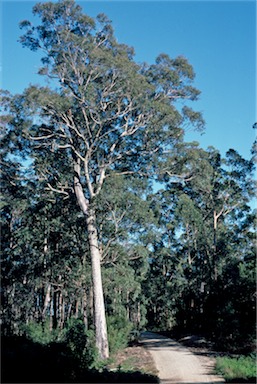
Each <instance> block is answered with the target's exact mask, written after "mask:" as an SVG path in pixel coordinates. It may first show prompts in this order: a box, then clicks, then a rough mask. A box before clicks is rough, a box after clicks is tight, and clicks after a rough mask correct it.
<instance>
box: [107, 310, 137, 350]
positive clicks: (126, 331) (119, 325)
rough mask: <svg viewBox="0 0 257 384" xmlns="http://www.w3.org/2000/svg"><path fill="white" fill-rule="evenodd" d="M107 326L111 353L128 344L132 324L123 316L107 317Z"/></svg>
mask: <svg viewBox="0 0 257 384" xmlns="http://www.w3.org/2000/svg"><path fill="white" fill-rule="evenodd" d="M107 328H108V335H109V347H110V351H111V353H115V352H117V351H118V350H119V349H122V348H125V347H126V346H127V345H128V343H129V341H130V333H131V331H132V329H133V324H131V323H130V322H129V321H128V320H126V318H125V316H124V317H118V316H109V317H107Z"/></svg>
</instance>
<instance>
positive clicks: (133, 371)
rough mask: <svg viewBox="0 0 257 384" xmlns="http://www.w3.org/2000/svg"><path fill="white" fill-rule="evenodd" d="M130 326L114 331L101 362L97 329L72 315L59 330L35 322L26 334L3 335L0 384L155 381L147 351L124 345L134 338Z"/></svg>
mask: <svg viewBox="0 0 257 384" xmlns="http://www.w3.org/2000/svg"><path fill="white" fill-rule="evenodd" d="M124 329H126V330H128V324H127V328H124ZM126 330H125V332H123V333H122V332H120V333H119V332H117V333H116V334H114V333H113V334H112V339H110V341H111V343H110V345H111V346H112V349H110V352H111V354H110V358H109V359H107V360H105V361H104V362H103V361H102V360H101V359H99V355H98V353H97V350H96V347H95V344H94V332H93V331H85V330H84V324H83V321H80V320H77V319H74V320H73V321H72V322H70V323H69V324H68V326H67V327H66V328H65V329H64V330H63V331H62V332H61V333H59V334H58V333H57V332H56V333H55V334H54V333H51V334H49V332H48V331H46V332H44V330H43V329H42V327H40V326H38V325H37V324H31V325H29V326H28V327H27V328H26V329H24V334H23V336H3V337H2V351H3V354H2V372H1V373H2V377H1V379H2V380H1V382H3V383H5V382H6V383H10V382H20V383H24V382H28V383H37V382H46V383H48V382H49V383H50V382H51V383H53V382H69V383H75V382H92V383H93V382H105V383H121V382H122V383H134V382H138V383H140V382H144V383H146V382H147V383H157V382H158V378H157V376H156V371H155V368H154V364H153V363H152V361H151V357H150V355H149V354H148V352H147V351H144V350H143V349H142V348H141V347H138V346H134V347H130V348H126V347H127V344H128V343H129V341H130V340H131V338H130V334H129V332H127V331H126ZM14 367H15V369H14Z"/></svg>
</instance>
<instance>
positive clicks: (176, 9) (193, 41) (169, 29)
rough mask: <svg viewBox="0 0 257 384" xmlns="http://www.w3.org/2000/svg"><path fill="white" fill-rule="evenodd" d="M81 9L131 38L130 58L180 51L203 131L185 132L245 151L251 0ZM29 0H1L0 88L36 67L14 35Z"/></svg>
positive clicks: (252, 78) (251, 77) (95, 4)
mask: <svg viewBox="0 0 257 384" xmlns="http://www.w3.org/2000/svg"><path fill="white" fill-rule="evenodd" d="M78 3H79V4H80V5H81V6H82V7H83V9H84V11H85V13H87V14H88V15H90V16H96V15H97V14H98V13H105V14H106V15H107V16H108V17H109V19H111V20H112V23H113V27H114V30H115V35H116V37H117V39H118V41H119V42H120V43H125V44H127V45H130V46H133V47H134V48H135V51H136V57H135V60H136V61H138V62H148V63H153V62H154V60H155V58H156V56H157V55H158V54H159V53H167V54H169V55H170V56H171V57H173V58H174V57H176V56H178V55H183V56H185V57H186V58H187V59H188V60H189V62H190V63H191V64H192V65H193V67H194V70H195V73H196V79H195V83H194V85H195V86H196V87H197V88H198V89H200V90H201V92H202V93H201V96H200V100H199V101H197V102H195V103H194V104H193V105H192V106H193V107H194V109H195V110H200V111H202V112H203V116H204V119H205V121H206V131H205V134H204V135H200V134H198V133H195V132H193V133H190V135H188V136H187V137H186V139H187V140H196V141H199V142H200V144H201V146H202V147H203V148H207V146H209V145H213V146H214V147H216V148H217V149H219V150H220V151H221V153H222V155H224V154H225V152H226V151H227V150H228V149H229V148H234V149H235V150H237V151H238V152H239V153H240V154H241V155H242V156H244V157H246V158H249V156H250V149H251V146H252V143H253V141H254V138H255V134H256V133H255V132H254V130H253V129H252V125H253V124H254V122H255V121H256V120H257V118H256V2H255V0H243V1H238V0H237V1H232V0H230V1H218V0H216V1H208V0H201V1H194V0H191V1H183V0H180V1H172V0H166V1H152V0H148V1H139V0H134V1H133V0H132V1H111V0H105V1H96V0H94V1H79V2H78ZM34 4H35V2H34V1H26V2H24V1H22V0H20V1H10V0H2V3H1V25H2V30H1V45H2V48H1V53H2V55H1V56H2V59H1V61H2V76H1V83H2V84H1V88H3V89H8V90H9V91H10V92H12V93H20V92H22V91H23V89H24V88H26V87H27V86H28V85H29V84H30V83H39V82H40V81H41V78H40V77H39V76H38V75H36V72H37V68H38V67H39V66H40V56H39V54H37V53H34V52H30V51H29V50H28V49H25V48H22V47H21V46H20V44H19V43H18V42H17V40H18V38H19V36H20V35H21V31H20V30H19V27H18V23H19V22H20V21H21V20H24V19H30V20H32V19H33V17H32V13H31V9H32V6H33V5H34Z"/></svg>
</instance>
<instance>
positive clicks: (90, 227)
mask: <svg viewBox="0 0 257 384" xmlns="http://www.w3.org/2000/svg"><path fill="white" fill-rule="evenodd" d="M79 176H80V164H79V163H76V164H75V177H74V189H75V193H76V197H77V201H78V204H79V206H80V208H81V210H82V212H83V213H84V215H85V216H86V224H87V232H88V241H89V249H90V256H91V264H92V281H93V300H94V323H95V333H96V347H97V350H98V352H99V355H100V357H101V358H102V359H107V358H108V357H109V346H108V336H107V324H106V317H105V307H104V297H103V285H102V275H101V252H100V249H99V244H98V234H97V228H96V217H95V212H94V209H93V207H91V206H90V204H89V201H88V200H87V199H86V198H85V195H84V193H83V189H82V185H81V183H80V178H79Z"/></svg>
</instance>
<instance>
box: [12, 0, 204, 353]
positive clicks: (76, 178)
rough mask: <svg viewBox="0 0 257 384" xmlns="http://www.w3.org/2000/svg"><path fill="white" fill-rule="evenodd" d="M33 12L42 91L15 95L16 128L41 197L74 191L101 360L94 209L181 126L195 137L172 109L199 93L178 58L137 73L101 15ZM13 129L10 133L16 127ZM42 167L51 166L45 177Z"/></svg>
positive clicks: (103, 338) (104, 341)
mask: <svg viewBox="0 0 257 384" xmlns="http://www.w3.org/2000/svg"><path fill="white" fill-rule="evenodd" d="M33 13H34V15H36V16H37V20H39V24H38V25H36V26H34V25H33V24H32V23H31V22H30V21H23V22H22V23H21V25H20V26H21V28H22V29H23V30H25V32H24V35H23V36H22V37H21V39H20V41H21V43H22V45H23V46H24V47H28V48H29V49H31V50H32V51H41V52H42V54H43V57H42V68H41V69H40V70H39V74H40V75H42V76H44V77H45V78H46V79H47V80H48V85H47V86H44V87H42V86H30V87H29V88H27V89H26V90H25V91H24V93H23V95H20V99H19V100H20V110H22V111H23V118H22V121H20V122H19V124H20V125H22V126H23V134H25V135H26V137H27V138H28V139H29V141H30V148H31V156H32V157H34V159H35V163H34V164H35V166H36V167H37V172H40V175H41V178H44V179H45V181H46V184H47V188H48V189H49V190H51V191H53V192H56V193H59V194H61V195H63V196H66V195H68V194H69V193H72V191H73V192H74V193H75V195H76V199H77V204H78V205H79V207H80V208H81V211H82V212H83V214H84V216H85V223H86V229H87V235H88V241H89V248H90V254H91V263H92V279H93V294H94V317H95V330H96V345H97V348H98V350H99V353H100V356H101V357H102V358H107V357H108V353H109V352H108V338H107V329H106V320H105V310H104V298H103V290H102V277H101V256H102V255H101V244H99V232H98V228H97V218H96V205H95V200H96V198H97V197H98V196H99V195H100V193H101V190H102V187H103V184H104V183H105V180H106V179H107V178H111V177H112V176H113V175H114V174H116V175H117V174H119V175H136V176H137V177H149V176H153V175H154V172H155V171H156V170H157V167H156V165H155V160H156V159H157V158H159V157H160V156H161V155H162V153H164V152H167V151H171V152H172V151H173V149H174V148H175V147H176V145H177V144H178V143H180V142H181V141H182V140H183V124H184V123H185V124H186V123H188V122H190V123H191V124H192V125H194V126H195V127H196V128H202V126H203V120H202V118H201V115H200V114H199V113H197V112H194V111H193V110H191V109H190V108H189V107H183V108H179V109H177V108H176V107H175V104H176V103H177V102H178V101H179V100H185V99H189V100H195V99H197V96H198V95H199V91H198V90H197V89H195V88H194V87H192V81H193V79H194V72H193V69H192V67H191V65H189V63H188V62H187V60H186V59H185V58H183V57H178V58H175V59H171V58H170V57H169V56H168V55H164V54H162V55H160V56H159V57H158V58H157V59H156V63H155V64H153V65H146V64H145V65H143V66H140V65H138V64H136V63H135V62H134V59H133V55H134V52H133V49H132V48H130V47H128V46H126V45H124V44H119V43H118V42H117V40H116V39H115V36H114V32H113V29H112V26H111V22H110V21H109V20H108V18H107V17H106V16H105V15H102V14H101V15H98V16H97V18H96V19H92V18H91V17H88V16H87V15H85V14H84V13H83V12H82V8H81V7H80V6H79V5H76V4H75V2H74V1H73V0H64V1H59V2H45V3H38V4H37V5H35V6H34V7H33ZM14 113H17V111H16V112H14ZM19 113H20V112H19ZM15 124H16V129H17V121H16V120H15V119H14V120H13V126H15ZM62 159H63V161H62ZM49 161H50V162H51V163H52V166H53V165H54V167H55V172H54V173H53V174H51V175H49V169H48V164H49ZM62 162H63V164H62V165H61V163H62ZM67 169H68V171H67V172H66V170H67ZM70 172H71V174H72V175H73V176H72V178H71V177H69V175H70ZM149 180H150V179H149Z"/></svg>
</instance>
